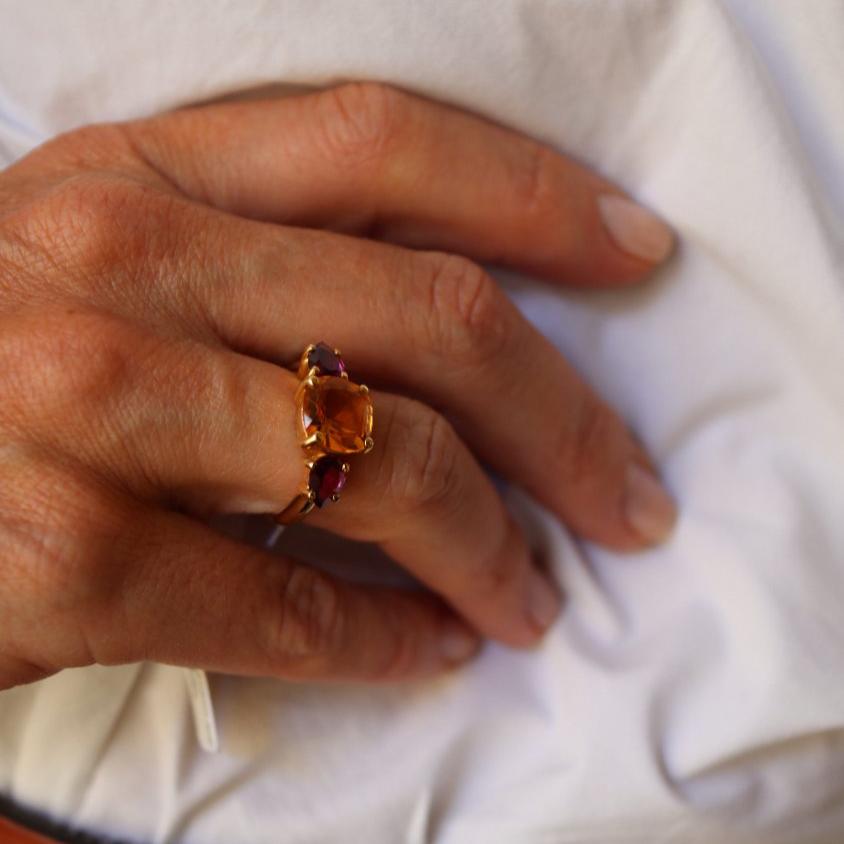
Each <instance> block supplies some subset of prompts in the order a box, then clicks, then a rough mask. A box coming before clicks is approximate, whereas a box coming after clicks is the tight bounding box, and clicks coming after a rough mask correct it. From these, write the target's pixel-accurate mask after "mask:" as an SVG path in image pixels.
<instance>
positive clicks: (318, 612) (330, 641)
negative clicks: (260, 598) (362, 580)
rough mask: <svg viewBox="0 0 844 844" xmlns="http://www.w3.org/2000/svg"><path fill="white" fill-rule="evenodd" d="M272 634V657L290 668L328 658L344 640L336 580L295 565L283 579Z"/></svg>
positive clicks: (306, 567)
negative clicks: (278, 608) (278, 609)
mask: <svg viewBox="0 0 844 844" xmlns="http://www.w3.org/2000/svg"><path fill="white" fill-rule="evenodd" d="M279 603H280V611H279V612H277V613H276V614H275V618H276V621H275V624H274V629H273V631H272V635H271V642H270V649H271V654H272V658H273V659H274V660H275V661H276V662H279V663H281V664H284V665H285V666H287V667H288V668H290V669H293V670H295V669H296V667H311V666H310V665H309V664H312V663H314V662H317V663H319V662H322V663H326V662H328V661H330V657H331V655H332V653H334V652H335V651H336V650H337V649H338V646H339V643H341V642H342V641H344V637H345V633H344V628H345V625H346V613H345V610H344V607H343V602H342V599H341V596H340V591H339V587H338V585H337V583H335V582H334V581H333V580H332V579H331V578H330V577H328V575H325V574H323V573H322V572H319V571H317V570H316V569H312V568H310V567H309V566H305V565H296V566H294V568H293V569H292V570H291V571H290V572H289V574H288V577H287V578H286V579H285V581H284V584H283V586H282V589H281V594H280V596H279Z"/></svg>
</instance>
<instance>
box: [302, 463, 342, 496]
mask: <svg viewBox="0 0 844 844" xmlns="http://www.w3.org/2000/svg"><path fill="white" fill-rule="evenodd" d="M345 485H346V473H345V472H344V471H343V465H342V463H340V461H339V460H337V458H336V457H320V459H319V460H317V461H316V463H314V465H313V467H312V468H311V474H310V476H309V478H308V486H310V488H311V489H312V490H313V491H314V502H315V503H316V505H317V507H322V505H323V504H325V502H326V501H328V500H329V499H330V498H331V496H332V495H336V494H337V493H338V492H340V490H341V489H343V487H344V486H345Z"/></svg>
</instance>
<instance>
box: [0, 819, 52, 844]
mask: <svg viewBox="0 0 844 844" xmlns="http://www.w3.org/2000/svg"><path fill="white" fill-rule="evenodd" d="M55 840H56V839H55V838H45V837H44V836H43V835H41V834H40V833H38V832H33V831H32V830H31V829H27V828H26V827H25V826H18V825H17V824H16V823H13V822H12V821H10V820H7V819H6V818H0V841H2V842H3V844H53V842H54V841H55Z"/></svg>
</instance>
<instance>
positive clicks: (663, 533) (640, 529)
mask: <svg viewBox="0 0 844 844" xmlns="http://www.w3.org/2000/svg"><path fill="white" fill-rule="evenodd" d="M624 510H625V515H626V517H627V521H628V523H629V524H630V526H631V527H632V528H633V530H635V531H636V533H638V534H639V536H641V537H642V539H645V540H646V541H648V542H654V543H655V542H661V541H662V540H663V539H665V538H666V537H667V536H668V534H669V533H671V530H672V528H673V527H674V523H675V522H676V521H677V508H676V507H675V506H674V502H673V501H672V500H671V498H670V497H669V495H668V493H667V492H666V491H665V490H664V489H663V488H662V485H661V484H660V482H659V481H658V480H657V479H656V478H655V477H654V476H653V475H652V474H651V473H650V472H649V471H648V470H647V469H644V468H642V467H641V466H639V465H638V463H631V464H630V467H629V468H628V469H627V491H626V494H625V499H624Z"/></svg>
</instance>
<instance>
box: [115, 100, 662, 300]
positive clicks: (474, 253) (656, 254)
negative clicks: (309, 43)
mask: <svg viewBox="0 0 844 844" xmlns="http://www.w3.org/2000/svg"><path fill="white" fill-rule="evenodd" d="M127 128H128V129H129V132H130V135H131V137H132V139H133V143H134V144H135V145H136V147H137V148H139V149H141V150H142V152H143V155H144V157H145V158H146V159H147V160H148V161H150V162H152V163H153V165H154V166H155V168H156V169H157V170H158V171H160V172H162V173H163V174H165V175H166V176H167V178H168V179H170V180H172V181H173V182H175V184H177V185H178V186H179V187H180V188H181V190H182V191H184V192H185V193H186V194H188V195H190V196H193V197H195V198H198V199H200V200H202V201H205V202H208V203H209V204H212V205H215V206H217V207H219V208H222V209H224V210H227V211H232V212H234V213H236V214H239V215H242V216H246V217H253V218H257V219H263V220H270V221H274V222H280V223H291V224H295V225H302V226H314V227H325V228H332V229H335V230H338V231H346V232H354V233H363V234H369V235H373V236H376V237H378V238H380V239H384V240H388V241H392V242H395V243H398V244H401V245H405V246H412V247H419V248H432V249H440V250H446V251H454V252H459V253H461V254H464V255H467V256H469V257H472V258H474V259H476V260H479V261H485V262H492V263H500V264H503V265H509V266H513V267H516V268H518V269H521V270H525V271H527V272H530V273H532V274H534V275H539V276H543V277H546V278H549V279H554V280H558V281H561V282H565V283H569V284H578V285H587V286H608V285H609V286H611V285H618V284H623V283H627V282H632V281H636V280H639V279H641V278H643V277H644V276H645V275H647V274H648V273H649V272H650V271H651V270H652V269H653V267H654V266H655V265H656V264H657V263H659V262H660V261H662V260H663V259H664V258H665V257H666V256H667V255H668V253H669V252H670V250H671V248H672V244H673V236H672V234H671V231H670V229H669V228H668V227H667V226H666V225H665V224H664V223H663V222H662V221H661V220H659V219H658V218H657V217H656V216H655V215H653V214H652V213H651V212H649V211H647V210H646V209H644V208H643V207H642V206H640V205H637V204H636V203H634V202H633V201H632V200H630V199H629V197H627V196H625V194H624V193H623V192H622V191H621V190H620V189H619V188H618V187H616V186H615V185H613V184H612V183H610V182H609V181H607V180H606V179H604V178H602V177H601V176H599V175H598V174H596V173H595V172H593V171H591V170H589V169H588V168H586V167H584V166H582V165H580V164H578V163H577V162H576V161H574V160H573V159H571V158H569V157H567V156H565V155H561V154H559V153H557V152H555V151H554V150H552V149H551V148H550V147H548V146H546V145H544V144H541V143H538V142H536V141H534V140H531V139H530V138H527V137H525V136H524V135H522V134H519V133H517V132H514V131H511V130H509V129H506V128H503V127H501V126H498V125H495V124H493V123H491V122H489V121H487V120H484V119H482V118H480V117H477V116H474V115H470V114H468V113H465V112H463V111H459V110H457V109H455V108H450V107H448V106H444V105H441V104H438V103H434V102H431V101H428V100H424V99H422V98H419V97H416V96H412V95H410V94H407V93H404V92H401V91H398V90H396V89H394V88H390V87H387V86H384V85H379V84H373V83H358V84H349V85H343V86H340V87H338V88H332V89H329V90H326V91H323V92H320V93H316V94H309V95H304V96H295V97H289V98H284V99H278V100H270V101H267V100H265V101H250V102H234V103H225V104H216V105H209V106H203V107H201V108H193V109H188V110H184V111H178V112H172V113H170V114H167V115H163V116H160V117H156V118H153V119H151V120H148V121H143V122H141V123H135V124H128V126H127Z"/></svg>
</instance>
